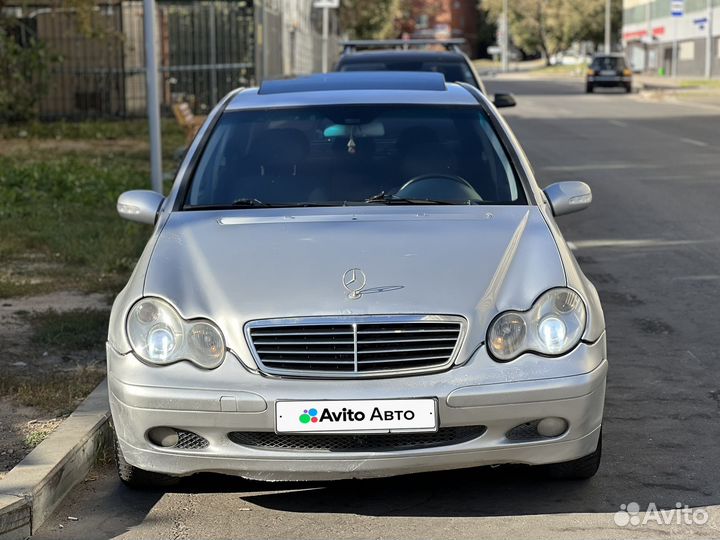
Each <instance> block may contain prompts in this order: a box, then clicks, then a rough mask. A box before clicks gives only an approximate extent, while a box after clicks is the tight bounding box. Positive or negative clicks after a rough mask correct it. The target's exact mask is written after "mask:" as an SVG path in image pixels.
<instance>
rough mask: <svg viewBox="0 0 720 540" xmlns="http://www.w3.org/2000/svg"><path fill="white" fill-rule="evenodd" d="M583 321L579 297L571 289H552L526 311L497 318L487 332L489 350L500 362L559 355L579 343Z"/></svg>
mask: <svg viewBox="0 0 720 540" xmlns="http://www.w3.org/2000/svg"><path fill="white" fill-rule="evenodd" d="M586 318H587V313H586V309H585V304H584V303H583V301H582V298H580V295H579V294H577V293H576V292H575V291H573V290H571V289H565V288H559V289H551V290H549V291H547V292H546V293H544V294H543V295H541V296H540V298H538V299H537V300H536V301H535V303H534V304H533V306H532V307H531V308H530V309H529V310H528V311H522V312H520V311H507V312H505V313H502V314H500V315H499V316H498V317H496V318H495V320H494V321H493V322H492V324H491V325H490V328H489V330H488V337H487V344H488V349H489V350H490V353H491V354H492V356H493V357H494V358H496V359H497V360H500V361H503V362H505V361H508V360H512V359H514V358H517V357H518V356H520V355H521V354H522V353H524V352H537V353H540V354H544V355H547V356H560V355H562V354H565V353H566V352H568V351H569V350H570V349H572V348H573V347H575V346H576V345H577V344H578V343H579V341H580V338H581V337H582V335H583V332H584V331H585V320H586Z"/></svg>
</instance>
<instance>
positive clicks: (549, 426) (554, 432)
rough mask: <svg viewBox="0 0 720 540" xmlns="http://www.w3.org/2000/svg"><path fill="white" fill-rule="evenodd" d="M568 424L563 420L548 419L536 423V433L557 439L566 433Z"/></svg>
mask: <svg viewBox="0 0 720 540" xmlns="http://www.w3.org/2000/svg"><path fill="white" fill-rule="evenodd" d="M567 428H568V423H567V420H565V419H564V418H557V417H548V418H543V419H542V420H540V421H539V422H538V425H537V432H538V434H540V435H542V436H543V437H557V436H558V435H562V434H563V433H565V431H567Z"/></svg>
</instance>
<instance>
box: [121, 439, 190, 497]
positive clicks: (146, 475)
mask: <svg viewBox="0 0 720 540" xmlns="http://www.w3.org/2000/svg"><path fill="white" fill-rule="evenodd" d="M113 439H114V443H115V464H116V465H117V473H118V476H119V477H120V480H121V481H122V483H123V484H125V485H126V486H128V487H129V488H131V489H157V488H166V487H170V486H174V485H175V484H177V483H178V482H180V478H178V477H176V476H170V475H167V474H161V473H156V472H152V471H144V470H142V469H138V468H137V467H135V466H134V465H130V464H129V463H128V462H127V461H125V457H124V456H123V454H122V450H121V449H120V443H119V442H118V440H117V437H113Z"/></svg>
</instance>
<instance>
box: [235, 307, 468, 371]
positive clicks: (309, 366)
mask: <svg viewBox="0 0 720 540" xmlns="http://www.w3.org/2000/svg"><path fill="white" fill-rule="evenodd" d="M466 325H467V323H466V321H465V319H464V318H462V317H458V316H451V315H377V316H355V317H353V316H348V317H308V318H294V319H270V320H261V321H252V322H249V323H248V324H247V325H246V326H245V335H246V337H247V340H248V345H249V346H250V350H251V351H252V353H253V355H254V357H255V360H256V362H257V365H258V367H259V368H260V370H261V371H263V372H266V373H268V374H273V375H287V376H299V377H338V376H340V377H369V376H387V375H395V374H397V375H402V374H418V373H426V372H434V371H440V370H443V369H447V368H449V367H450V366H451V365H452V363H453V361H454V360H455V358H456V356H457V354H458V351H459V349H460V346H461V344H462V341H463V339H464V337H465V331H466Z"/></svg>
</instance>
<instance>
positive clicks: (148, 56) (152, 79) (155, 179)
mask: <svg viewBox="0 0 720 540" xmlns="http://www.w3.org/2000/svg"><path fill="white" fill-rule="evenodd" d="M143 11H144V12H143V30H144V33H145V84H146V89H147V99H146V101H147V115H148V125H149V128H150V130H149V131H150V179H151V182H152V188H153V191H157V192H158V193H162V192H163V185H162V180H163V179H162V146H161V142H160V100H159V96H158V66H157V55H156V53H155V0H143Z"/></svg>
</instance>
